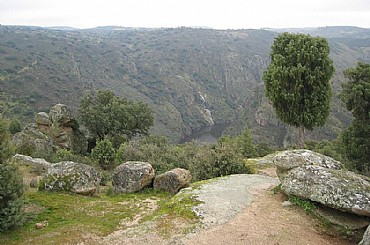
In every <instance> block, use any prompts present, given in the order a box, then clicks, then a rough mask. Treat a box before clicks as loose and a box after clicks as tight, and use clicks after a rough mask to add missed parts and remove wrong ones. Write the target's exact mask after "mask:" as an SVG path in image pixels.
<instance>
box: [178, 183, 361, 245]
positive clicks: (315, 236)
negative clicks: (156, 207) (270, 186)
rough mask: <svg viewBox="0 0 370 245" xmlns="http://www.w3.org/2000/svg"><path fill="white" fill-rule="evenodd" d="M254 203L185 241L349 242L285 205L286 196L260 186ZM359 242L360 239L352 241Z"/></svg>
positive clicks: (326, 244)
mask: <svg viewBox="0 0 370 245" xmlns="http://www.w3.org/2000/svg"><path fill="white" fill-rule="evenodd" d="M256 191H258V192H260V194H258V195H256V196H255V198H254V201H253V202H252V204H251V205H250V206H249V207H247V208H246V209H245V210H243V211H242V212H241V213H240V214H238V215H237V216H236V217H234V218H233V219H231V220H230V221H229V222H227V223H225V224H223V225H218V226H214V227H211V228H210V229H207V230H203V231H201V232H200V233H198V234H195V235H194V236H192V237H190V238H187V239H184V240H183V241H182V243H183V244H253V245H254V244H256V245H257V244H263V245H269V244H271V245H283V244H284V245H285V244H286V245H289V244H297V245H298V244H299V245H301V244H303V245H306V244H307V245H308V244H311V245H316V244H320V245H329V244H335V245H345V244H346V245H348V244H351V243H349V242H348V241H344V240H340V239H336V238H333V237H329V236H327V235H324V234H320V232H319V231H318V230H319V227H317V226H318V224H317V221H315V220H313V219H312V218H311V217H310V216H308V215H307V214H305V213H304V212H303V211H302V210H300V209H298V208H296V207H282V205H281V203H282V202H283V201H284V197H283V196H282V195H281V194H276V195H274V194H272V193H271V192H269V191H267V190H263V189H262V190H256ZM352 244H356V243H352Z"/></svg>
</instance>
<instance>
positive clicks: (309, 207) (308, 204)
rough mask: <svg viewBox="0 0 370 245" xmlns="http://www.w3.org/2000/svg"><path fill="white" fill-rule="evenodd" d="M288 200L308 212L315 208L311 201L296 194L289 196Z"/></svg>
mask: <svg viewBox="0 0 370 245" xmlns="http://www.w3.org/2000/svg"><path fill="white" fill-rule="evenodd" d="M289 201H290V202H291V203H293V204H294V205H297V206H299V207H301V208H302V209H303V210H304V211H305V212H306V213H308V214H309V213H312V212H313V211H314V210H315V209H316V206H315V204H314V203H313V202H311V201H308V200H303V199H301V198H299V197H296V196H289Z"/></svg>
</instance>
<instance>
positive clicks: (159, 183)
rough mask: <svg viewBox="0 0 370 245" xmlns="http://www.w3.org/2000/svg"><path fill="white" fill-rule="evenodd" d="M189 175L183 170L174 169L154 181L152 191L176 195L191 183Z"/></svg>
mask: <svg viewBox="0 0 370 245" xmlns="http://www.w3.org/2000/svg"><path fill="white" fill-rule="evenodd" d="M191 178H192V176H191V173H190V171H189V170H186V169H183V168H175V169H172V170H170V171H167V172H165V173H163V174H160V175H157V176H156V177H155V179H154V184H153V186H154V189H156V190H162V191H168V192H171V193H177V192H178V191H179V190H180V189H182V188H185V187H188V186H189V185H190V183H191Z"/></svg>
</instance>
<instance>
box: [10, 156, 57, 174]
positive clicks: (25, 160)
mask: <svg viewBox="0 0 370 245" xmlns="http://www.w3.org/2000/svg"><path fill="white" fill-rule="evenodd" d="M13 161H14V162H16V163H17V164H19V165H20V166H22V165H23V166H26V167H30V171H31V172H33V173H36V174H38V175H41V174H43V173H45V172H46V171H47V169H48V168H49V167H50V166H51V164H50V163H49V162H47V161H46V160H45V159H43V158H32V157H30V156H25V155H21V154H15V156H13Z"/></svg>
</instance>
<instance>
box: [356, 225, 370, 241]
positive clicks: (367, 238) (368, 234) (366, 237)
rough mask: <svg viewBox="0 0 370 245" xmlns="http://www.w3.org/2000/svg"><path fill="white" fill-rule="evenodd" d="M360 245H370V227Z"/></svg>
mask: <svg viewBox="0 0 370 245" xmlns="http://www.w3.org/2000/svg"><path fill="white" fill-rule="evenodd" d="M358 245H370V226H368V227H367V229H366V231H365V233H364V237H363V238H362V240H361V242H360V243H359V244H358Z"/></svg>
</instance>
